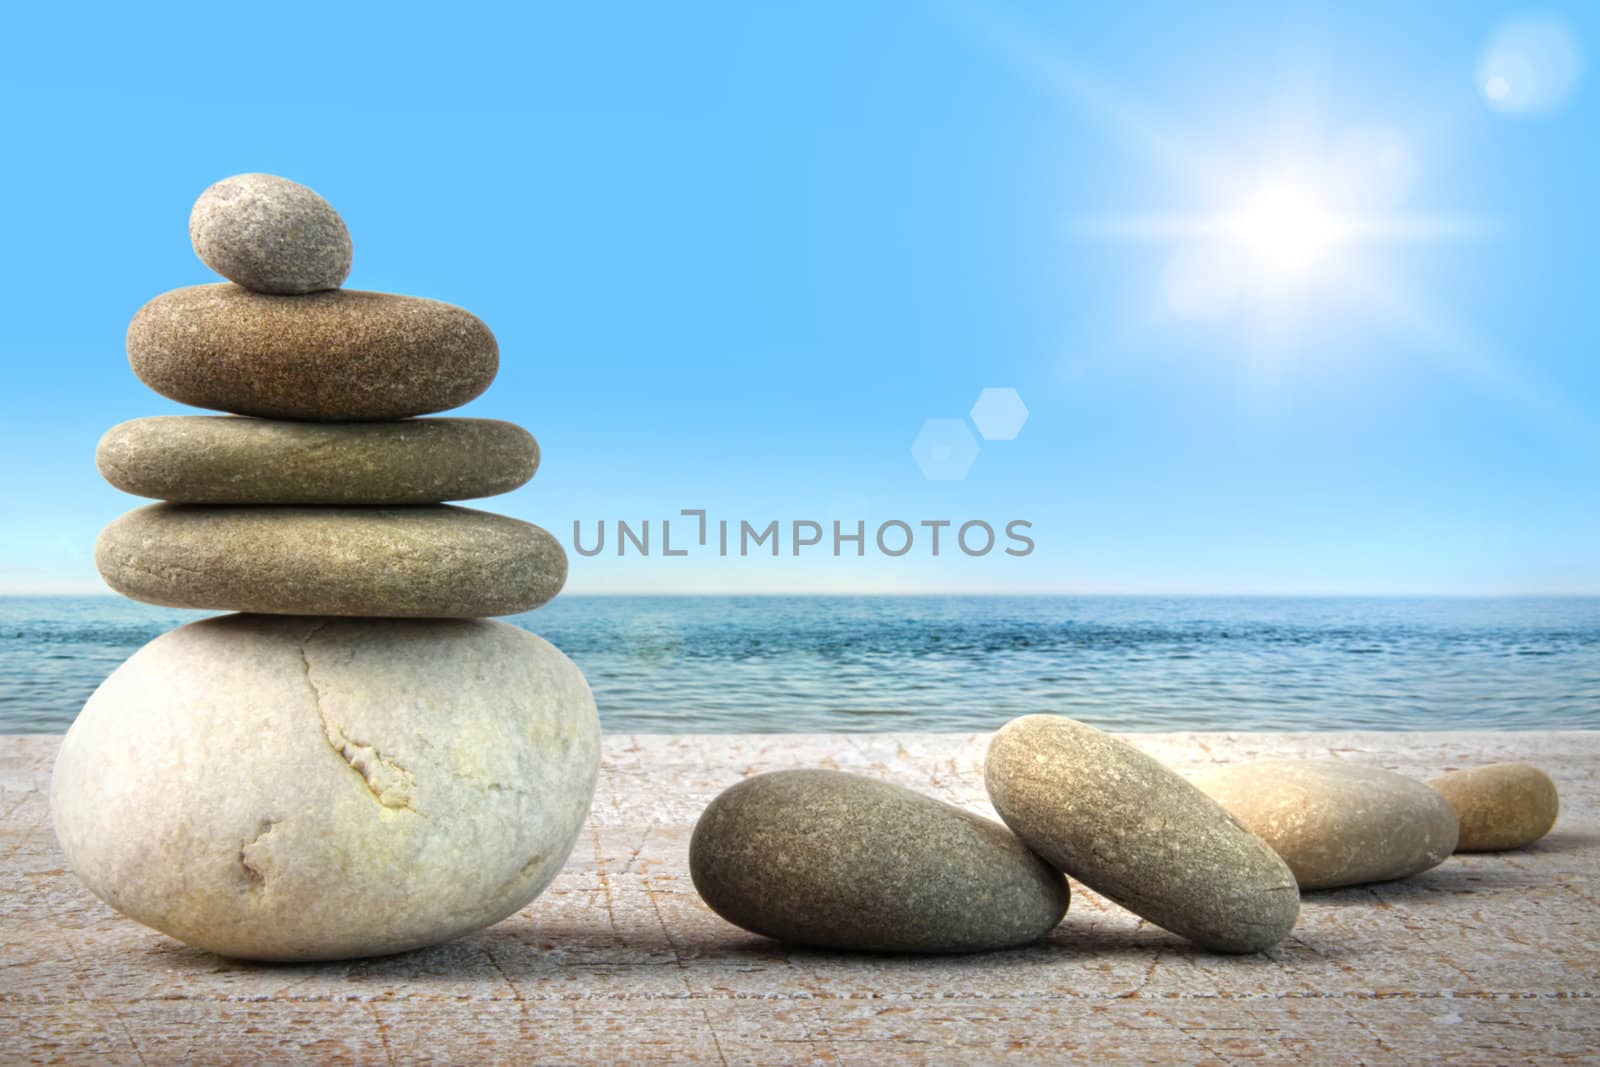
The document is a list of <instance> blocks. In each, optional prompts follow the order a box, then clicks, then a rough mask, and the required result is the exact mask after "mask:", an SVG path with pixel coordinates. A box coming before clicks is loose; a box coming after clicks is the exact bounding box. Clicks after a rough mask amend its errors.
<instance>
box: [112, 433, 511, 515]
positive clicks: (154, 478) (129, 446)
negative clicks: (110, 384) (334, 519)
mask: <svg viewBox="0 0 1600 1067" xmlns="http://www.w3.org/2000/svg"><path fill="white" fill-rule="evenodd" d="M95 458H96V461H97V462H98V463H99V466H100V473H101V474H103V475H104V476H105V479H106V481H108V482H110V483H111V484H112V485H114V486H116V487H117V488H118V489H121V490H122V491H123V492H125V493H134V494H136V495H138V496H147V497H154V498H155V499H157V500H170V501H174V502H177V503H184V504H336V505H337V504H391V505H396V504H435V503H439V502H441V501H445V500H471V499H473V498H476V497H486V496H494V495H495V494H497V493H506V492H510V491H511V490H512V489H515V488H517V486H519V485H522V484H524V483H526V482H527V481H528V479H530V478H532V477H533V473H534V471H535V470H537V469H538V466H539V446H538V444H537V443H536V442H535V441H534V439H533V435H532V434H530V433H528V431H526V430H524V429H523V428H522V427H520V426H516V425H514V424H512V423H509V422H500V421H498V420H495V419H403V420H400V421H397V422H362V423H326V422H322V423H313V422H281V421H278V420H274V419H251V418H241V417H237V416H229V415H160V416H156V417H154V418H147V419H134V420H132V421H130V422H124V423H122V424H121V425H119V426H115V427H113V428H112V429H111V430H110V431H108V432H107V433H106V435H105V436H104V437H102V438H101V439H100V448H99V451H98V453H97V454H96V457H95Z"/></svg>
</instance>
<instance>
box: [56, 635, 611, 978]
mask: <svg viewBox="0 0 1600 1067" xmlns="http://www.w3.org/2000/svg"><path fill="white" fill-rule="evenodd" d="M599 764H600V722H599V719H598V717H597V715H596V712H595V705H594V698H593V696H592V695H591V694H590V692H589V687H588V685H587V684H586V683H585V682H584V679H583V675H582V674H581V673H580V672H579V671H578V668H577V667H576V666H574V665H573V663H572V661H570V660H569V659H567V657H566V656H564V655H562V654H561V652H560V651H559V650H558V649H556V648H555V647H554V646H552V645H551V644H549V643H548V642H546V641H544V640H543V639H542V638H539V637H536V636H535V635H533V634H531V633H529V632H527V631H526V630H523V629H521V628H519V627H516V626H511V625H509V624H506V623H499V622H491V621H488V620H484V619H472V620H443V619H417V620H400V619H315V618H285V617H281V616H280V617H268V616H263V615H227V616H222V617H220V618H211V619H203V620H201V621H199V622H194V623H190V624H189V625H187V626H183V627H180V628H179V629H177V630H173V631H171V632H169V633H166V634H163V635H161V636H160V637H158V638H156V639H155V640H154V641H152V642H150V643H149V644H147V645H145V646H144V647H143V648H142V649H140V650H139V651H138V652H136V653H134V655H133V657H132V658H130V659H129V660H128V661H127V662H125V663H123V664H122V666H120V667H118V668H117V670H116V671H115V672H114V673H113V674H112V675H111V677H109V678H107V679H106V681H105V682H104V683H103V684H102V685H101V686H100V688H99V689H98V690H96V691H95V693H94V695H93V696H92V697H90V698H89V702H88V703H87V704H85V705H84V708H83V710H82V711H81V712H80V713H79V714H78V717H77V720H76V721H74V722H73V724H72V728H71V729H70V730H68V731H67V735H66V737H65V739H63V741H62V743H61V749H60V753H59V755H58V756H57V758H56V764H55V773H54V775H53V777H52V780H51V784H50V808H51V813H52V817H53V819H54V822H55V831H56V838H57V840H59V841H60V843H61V847H62V851H63V852H65V853H66V856H67V859H68V861H69V862H70V863H71V864H72V868H73V870H74V871H75V872H76V873H77V875H78V877H79V878H81V879H82V880H83V883H84V884H85V885H87V886H88V887H89V889H90V890H92V891H93V892H94V893H95V895H96V896H98V897H100V899H102V900H104V901H105V902H106V903H107V904H109V905H111V906H112V907H113V908H116V909H117V910H118V911H120V912H122V913H123V914H124V915H127V916H129V917H131V918H133V919H136V920H138V921H139V922H141V923H144V924H145V925H147V926H152V927H154V928H155V929H157V930H160V931H162V932H164V933H167V934H169V935H171V936H172V937H175V938H178V939H179V940H181V941H186V942H188V943H189V944H191V945H195V946H197V947H199V948H203V949H208V950H210V951H212V952H217V953H220V954H222V955H224V956H234V957H243V958H248V959H258V960H319V959H344V958H349V957H354V956H371V955H379V954H383V953H389V952H401V951H404V950H406V949H410V948H416V947H418V946H421V945H430V944H433V943H435V942H438V941H443V940H446V939H448V938H451V937H455V936H458V935H460V934H464V933H466V932H468V931H470V930H475V929H478V928H479V927H482V926H487V925H488V924H490V923H493V922H497V921H498V920H500V919H503V918H505V917H506V916H507V915H510V914H512V913H513V912H516V911H517V910H519V909H520V908H522V907H523V906H524V905H526V904H527V903H528V902H529V901H530V900H532V899H533V898H534V897H535V896H537V895H538V894H539V892H540V891H541V890H543V889H544V887H545V886H547V885H548V884H549V883H550V881H551V880H552V879H553V878H554V877H555V876H556V872H557V871H559V870H560V869H561V867H562V864H563V863H564V862H565V860H566V858H567V855H568V854H569V853H570V852H571V850H572V847H573V843H574V842H575V841H576V839H577V836H578V833H579V831H580V829H581V828H582V826H583V821H584V816H585V814H586V813H587V811H588V809H589V802H590V799H591V798H592V797H593V795H594V787H595V780H596V776H597V774H598V771H599ZM149 951H152V952H153V951H155V947H154V946H151V948H150V949H149Z"/></svg>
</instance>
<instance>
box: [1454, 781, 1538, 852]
mask: <svg viewBox="0 0 1600 1067" xmlns="http://www.w3.org/2000/svg"><path fill="white" fill-rule="evenodd" d="M1428 784H1429V785H1430V786H1432V787H1433V788H1434V789H1436V790H1438V792H1439V793H1440V794H1441V795H1442V796H1443V797H1444V798H1445V799H1446V800H1448V801H1449V802H1450V806H1451V807H1452V808H1454V809H1455V811H1456V816H1457V817H1458V818H1459V819H1460V820H1461V834H1460V836H1459V837H1458V838H1457V840H1456V851H1457V852H1500V851H1502V850H1504V849H1509V848H1522V847H1524V846H1525V845H1531V844H1533V843H1534V842H1535V841H1537V840H1539V838H1541V837H1543V836H1544V835H1545V834H1547V833H1549V832H1550V829H1551V827H1553V826H1555V824H1556V817H1557V816H1558V815H1560V814H1561V797H1560V795H1559V794H1558V793H1557V792H1556V784H1555V783H1554V782H1552V781H1551V780H1550V776H1549V775H1548V774H1546V773H1544V772H1543V771H1541V770H1540V769H1539V768H1537V767H1535V766H1532V765H1531V764H1527V763H1491V764H1489V765H1488V766H1487V767H1470V768H1467V769H1465V770H1460V771H1451V772H1450V773H1449V774H1445V775H1441V776H1440V777H1438V778H1435V779H1433V780H1432V781H1430V782H1429V783H1428Z"/></svg>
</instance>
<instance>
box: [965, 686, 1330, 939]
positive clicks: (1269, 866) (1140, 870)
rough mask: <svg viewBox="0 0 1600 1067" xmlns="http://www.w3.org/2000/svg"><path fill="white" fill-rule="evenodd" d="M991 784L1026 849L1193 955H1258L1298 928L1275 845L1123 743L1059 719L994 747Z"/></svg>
mask: <svg viewBox="0 0 1600 1067" xmlns="http://www.w3.org/2000/svg"><path fill="white" fill-rule="evenodd" d="M984 783H985V784H986V785H987V786H988V789H989V797H990V799H991V800H992V801H993V802H994V806H995V810H996V811H998V812H999V813H1000V817H1001V818H1002V819H1004V820H1005V823H1006V825H1007V826H1009V827H1011V829H1012V830H1014V831H1016V834H1017V836H1018V837H1020V838H1021V839H1022V840H1023V842H1024V843H1026V844H1027V845H1028V847H1029V848H1031V849H1033V850H1034V851H1035V852H1037V853H1038V854H1039V855H1041V856H1043V857H1044V858H1045V859H1046V860H1047V861H1049V862H1050V863H1051V864H1052V865H1054V866H1055V867H1056V868H1058V869H1060V870H1063V871H1065V872H1066V873H1068V874H1070V875H1072V877H1074V878H1076V879H1078V880H1079V881H1080V882H1083V883H1084V884H1085V885H1087V886H1089V887H1090V888H1091V889H1093V890H1095V891H1096V892H1098V893H1101V894H1104V895H1105V896H1108V897H1110V898H1111V899H1112V900H1115V901H1116V902H1117V903H1119V904H1121V905H1122V906H1123V907H1125V908H1127V909H1128V910H1129V911H1132V912H1134V913H1136V914H1138V915H1142V916H1144V917H1145V918H1146V919H1149V920H1150V921H1151V922H1153V923H1156V924H1157V925H1159V926H1162V927H1165V928H1166V929H1168V930H1171V931H1172V932H1173V933H1175V934H1181V935H1182V936H1184V937H1187V938H1188V939H1189V940H1191V941H1194V942H1195V943H1196V944H1199V945H1203V946H1205V947H1207V948H1210V949H1215V950H1217V951H1221V952H1258V951H1261V950H1263V949H1266V948H1270V947H1271V946H1273V945H1276V944H1277V943H1278V942H1280V941H1282V940H1283V939H1284V938H1285V937H1287V936H1288V935H1289V932H1290V931H1291V930H1292V929H1293V928H1294V924H1295V918H1296V916H1297V915H1298V914H1299V910H1300V893H1299V890H1298V888H1297V887H1296V885H1295V881H1294V877H1293V876H1292V875H1291V874H1290V873H1289V868H1288V867H1286V866H1285V865H1284V862H1283V860H1281V859H1279V858H1278V856H1277V855H1276V854H1275V853H1274V852H1273V851H1272V849H1270V848H1268V847H1267V845H1266V843H1265V842H1263V841H1262V840H1261V839H1260V838H1258V837H1256V836H1255V835H1254V834H1252V833H1251V832H1250V831H1249V830H1247V829H1245V828H1244V827H1243V826H1242V825H1240V823H1239V821H1238V820H1237V819H1235V818H1234V817H1233V816H1231V815H1229V814H1228V813H1227V812H1226V811H1224V810H1223V809H1222V808H1221V807H1219V806H1218V805H1217V804H1216V803H1215V802H1213V801H1211V800H1210V799H1208V798H1207V797H1206V796H1205V795H1204V794H1203V793H1201V792H1200V791H1199V790H1197V789H1196V788H1195V787H1194V786H1192V785H1190V784H1189V783H1188V782H1187V781H1186V780H1185V779H1184V778H1183V777H1181V776H1180V775H1178V774H1177V773H1175V772H1174V771H1171V770H1169V769H1168V768H1167V767H1165V766H1164V765H1162V764H1161V763H1159V762H1158V761H1156V760H1154V759H1152V758H1150V757H1149V756H1147V755H1145V754H1144V753H1143V752H1140V751H1139V750H1138V749H1136V748H1134V747H1133V746H1132V745H1130V744H1128V743H1127V742H1126V741H1122V740H1119V739H1117V738H1115V737H1113V736H1111V735H1110V734H1108V733H1105V732H1104V731H1102V730H1097V729H1095V728H1094V727H1092V726H1089V725H1086V724H1084V723H1080V722H1077V721H1075V720H1073V719H1069V718H1066V717H1065V716H1061V715H1027V716H1023V717H1022V718H1020V719H1014V720H1012V721H1011V722H1010V723H1008V724H1006V726H1005V727H1004V728H1003V729H1002V730H1000V731H999V732H998V733H997V734H995V736H994V740H993V741H991V742H990V744H989V756H988V759H987V761H986V762H985V764H984Z"/></svg>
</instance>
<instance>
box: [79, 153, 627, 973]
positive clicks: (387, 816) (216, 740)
mask: <svg viewBox="0 0 1600 1067" xmlns="http://www.w3.org/2000/svg"><path fill="white" fill-rule="evenodd" d="M190 235H191V237H192V238H193V241H194V246H195V251H196V252H197V253H198V254H199V256H200V258H201V259H202V260H204V261H205V262H206V263H207V264H208V265H210V266H211V267H212V268H213V269H215V270H216V271H217V272H218V273H220V274H222V275H224V276H225V277H227V278H228V279H230V283H223V284H217V285H201V286H194V287H192V288H187V289H178V290H175V291H173V292H169V293H166V294H164V295H162V296H159V297H157V298H156V299H154V300H152V301H151V302H150V303H149V304H147V305H145V307H144V308H142V309H141V310H140V311H139V313H138V314H137V315H136V316H135V317H134V320H133V324H132V326H131V327H130V328H129V331H128V353H129V357H130V360H131V362H132V364H133V369H134V371H135V373H136V374H138V376H139V378H140V379H141V380H143V381H144V382H145V384H147V385H149V386H150V387H151V388H153V389H155V390H156V391H157V392H159V393H161V394H162V395H164V396H167V397H170V398H172V399H174V400H179V401H182V402H184V403H188V404H193V405H196V406H198V407H203V408H210V409H213V410H220V411H224V412H230V413H231V414H229V415H224V416H166V417H158V418H147V419H136V420H134V421H132V422H127V423H123V424H122V425H120V426H118V427H116V428H114V429H113V430H111V431H110V432H109V433H108V434H106V436H105V438H104V439H103V440H102V441H101V444H100V450H99V464H100V469H101V471H102V472H103V473H104V475H105V476H106V478H107V479H108V480H109V481H110V482H111V483H112V484H113V485H115V486H117V487H118V488H120V489H123V490H125V491H127V492H130V493H134V494H138V495H141V496H145V497H152V498H155V499H157V500H161V501H164V502H163V503H158V504H154V505H151V506H148V507H144V508H140V509H138V510H136V511H134V512H131V513H129V514H128V515H125V516H123V517H122V518H121V519H118V520H117V521H116V522H114V523H112V524H111V525H110V526H109V527H107V529H106V530H105V532H104V533H102V534H101V537H100V541H99V544H98V545H97V547H96V553H95V555H96V561H97V563H98V565H99V567H100V572H101V574H102V575H103V576H104V577H105V579H106V581H107V583H108V584H110V585H111V587H112V588H113V589H115V590H117V591H118V592H120V593H123V594H125V595H127V596H130V597H132V598H134V599H136V600H142V601H146V602H148V603H153V604H163V605H168V606H173V607H184V608H203V609H215V610H222V611H229V612H238V613H239V614H231V615H224V616H220V617H214V618H208V619H205V620H202V621H200V622H196V623H191V624H190V625H188V626H184V627H181V628H179V629H178V630H175V631H173V632H171V633H168V634H165V635H163V636H161V637H159V638H157V639H156V640H155V641H152V642H151V643H150V644H148V645H146V646H145V647H144V648H142V649H141V650H140V651H139V652H137V653H136V654H135V655H134V656H133V657H132V658H131V659H129V660H128V661H127V662H126V663H124V664H123V665H122V666H121V667H119V668H118V669H117V670H116V671H115V672H114V673H113V674H112V675H111V677H110V678H108V679H107V680H106V681H105V683H104V684H102V685H101V687H100V688H99V689H98V690H97V691H96V692H95V694H94V696H92V697H91V698H90V700H89V702H88V704H86V705H85V707H84V709H83V711H82V712H81V713H80V715H79V716H78V719H77V721H76V722H75V723H74V724H73V726H72V728H71V730H70V731H69V732H68V734H67V737H66V739H65V742H64V743H63V746H62V749H61V754H60V757H59V758H58V760H57V763H56V770H55V777H54V781H53V784H52V806H53V809H54V819H55V826H56V833H57V836H58V837H59V838H60V840H61V843H62V846H63V848H64V850H65V851H66V854H67V856H68V858H69V859H70V861H71V862H72V865H73V867H74V869H75V870H76V872H77V873H78V875H79V877H81V878H82V879H83V881H84V882H85V883H86V884H87V885H88V886H89V888H90V889H92V890H93V891H94V892H95V893H96V894H97V895H99V896H100V897H101V898H102V899H103V900H105V901H106V902H107V903H109V904H111V905H112V906H113V907H115V908H117V909H119V910H120V911H122V912H124V913H125V914H127V915H129V916H131V917H132V918H135V919H137V920H139V921H140V922H143V923H146V924H147V925H150V926H153V927H155V928H156V929H158V930H162V931H164V932H166V933H168V934H171V935H172V936H174V937H177V938H180V939H182V940H184V941H187V942H189V943H191V944H194V945H197V946H200V947H202V948H207V949H211V950H213V951H216V952H219V953H222V954H224V955H231V956H240V957H248V958H256V959H280V960H290V959H319V958H338V957H349V956H362V955H373V954H378V953H385V952H396V951H401V950H404V949H408V948H414V947H418V946H421V945H425V944H429V943H432V942H435V941H439V940H443V939H446V938H449V937H453V936H456V935H458V934H461V933H464V932H466V931H468V930H472V929H475V928H477V927H480V926H484V925H487V924H489V923H492V922H496V921H498V920H499V919H501V918H504V917H505V916H507V915H509V914H511V913H512V912H515V911H517V910H518V909H519V908H521V907H523V906H524V905H525V904H527V903H528V902H529V901H530V900H532V899H533V898H534V897H535V896H537V895H538V893H539V892H540V891H541V890H542V889H543V888H544V887H545V886H546V885H547V884H549V882H550V880H551V879H552V878H554V876H555V874H556V872H557V871H558V870H559V869H560V867H561V865H562V863H563V862H564V861H565V859H566V857H567V855H568V853H569V852H570V851H571V849H572V845H573V843H574V840H575V838H576V835H577V831H578V828H579V826H580V824H581V823H582V821H583V819H584V817H585V815H586V814H587V811H588V807H589V803H590V800H591V798H592V796H593V792H594V783H595V777H596V774H597V771H598V764H599V722H598V718H597V716H596V713H595V707H594V701H593V697H592V696H591V695H590V693H589V689H588V686H587V684H586V683H585V681H584V679H583V676H582V674H581V673H580V672H579V671H578V669H577V668H576V667H575V666H574V665H573V664H572V663H571V661H569V660H568V659H567V658H566V657H565V656H563V655H562V654H561V653H560V652H559V651H558V650H557V649H555V648H554V647H553V646H551V645H550V644H548V643H547V642H545V641H544V640H542V639H541V638H539V637H537V636H535V635H533V634H531V633H529V632H527V631H525V630H523V629H520V628H517V627H514V626H510V625H507V624H505V623H499V622H493V621H490V620H489V619H488V618H486V616H495V615H509V614H515V613H518V612H523V611H527V610H530V609H532V608H535V607H538V606H539V605H540V604H543V603H545V602H546V601H548V600H549V599H550V598H551V597H553V596H555V595H556V593H557V592H558V591H559V590H560V588H561V585H562V583H563V582H564V580H565V577H566V567H567V563H566V556H565V553H564V552H563V551H562V549H561V546H560V544H559V543H558V542H557V541H556V540H555V539H554V538H553V537H551V536H550V535H549V534H548V533H546V532H545V531H544V530H542V529H540V528H539V527H537V526H534V525H531V524H529V523H525V522H521V521H518V520H515V519H511V518H507V517H504V516H499V515H492V514H488V513H486V512H480V511H474V510H468V509H466V508H459V507H452V506H448V505H446V504H445V503H443V502H444V501H455V500H465V499H472V498H476V497H482V496H489V495H493V494H496V493H502V492H506V491H508V490H510V489H514V488H516V487H517V486H519V485H522V484H523V483H525V482H526V481H528V479H530V478H531V477H532V476H533V473H534V470H535V469H536V467H537V466H538V462H539V451H538V446H537V444H536V443H535V441H534V439H533V437H532V436H530V435H529V434H528V433H527V432H526V431H525V430H523V429H521V428H520V427H517V426H515V425H512V424H510V423H506V422H499V421H494V420H486V419H460V418H455V419H426V418H415V417H414V416H420V415H427V414H430V413H434V412H439V411H444V410H447V409H449V408H452V407H455V406H458V405H460V404H463V403H465V402H466V401H468V400H471V399H472V398H473V397H475V396H477V395H479V394H480V393H482V392H483V391H484V390H485V389H487V388H488V386H489V384H490V382H491V381H492V380H493V378H494V376H495V372H496V370H497V369H498V363H499V352H498V348H497V346H496V343H495V339H494V336H493V334H491V333H490V332H489V329H488V328H487V327H486V326H485V325H484V324H483V323H482V322H480V321H479V320H478V319H477V318H476V317H474V316H473V315H471V314H469V313H468V312H466V311H464V310H462V309H461V308H457V307H452V306H451V305H448V304H443V303H439V302H437V301H432V300H423V299H418V298H415V297H408V296H397V295H392V294H385V293H368V292H356V291H351V290H345V289H341V288H339V286H340V285H341V284H342V283H343V281H344V279H345V277H346V276H347V275H348V273H349V270H350V266H351V260H352V249H351V242H350V236H349V232H348V230H347V228H346V226H345V223H344V220H343V219H342V218H340V216H339V215H338V213H337V212H336V211H334V209H333V208H332V207H331V206H330V205H329V204H328V203H327V202H326V201H325V200H323V199H322V198H321V197H320V196H318V195H317V194H316V193H314V192H312V191H311V190H310V189H307V188H305V187H304V186H301V185H297V184H296V183H294V182H290V181H287V180H285V179H282V178H277V177H273V176H271V175H264V174H249V175H240V176H238V177H234V178H229V179H226V180H225V181H222V182H219V183H217V184H216V185H214V186H212V187H211V188H210V189H208V190H206V192H205V193H204V194H203V195H202V196H201V197H200V200H199V202H198V203H197V204H196V205H195V208H194V213H193V215H192V216H191V219H190Z"/></svg>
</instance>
